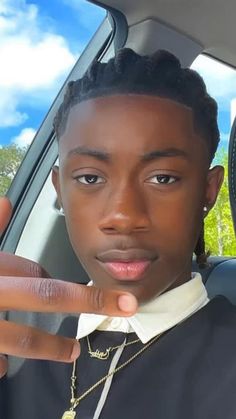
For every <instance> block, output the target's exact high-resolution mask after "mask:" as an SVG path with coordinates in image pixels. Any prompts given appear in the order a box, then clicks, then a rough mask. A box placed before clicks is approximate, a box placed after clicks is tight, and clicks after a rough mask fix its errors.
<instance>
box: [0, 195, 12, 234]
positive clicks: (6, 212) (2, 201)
mask: <svg viewBox="0 0 236 419" xmlns="http://www.w3.org/2000/svg"><path fill="white" fill-rule="evenodd" d="M11 215H12V205H11V202H10V200H9V199H8V198H7V197H6V196H3V197H0V234H1V233H3V231H4V230H5V228H6V227H7V224H8V223H9V221H10V218H11Z"/></svg>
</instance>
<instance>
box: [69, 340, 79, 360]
mask: <svg viewBox="0 0 236 419" xmlns="http://www.w3.org/2000/svg"><path fill="white" fill-rule="evenodd" d="M78 356H80V344H79V343H78V342H76V343H75V344H74V346H73V349H72V352H71V359H72V361H74V360H75V359H77V358H78Z"/></svg>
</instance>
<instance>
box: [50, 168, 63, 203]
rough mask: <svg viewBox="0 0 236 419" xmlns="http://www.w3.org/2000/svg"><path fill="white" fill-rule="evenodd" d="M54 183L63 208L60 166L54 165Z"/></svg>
mask: <svg viewBox="0 0 236 419" xmlns="http://www.w3.org/2000/svg"><path fill="white" fill-rule="evenodd" d="M52 183H53V186H54V188H55V191H56V193H57V200H58V203H59V205H60V207H61V208H62V200H61V191H60V181H59V167H58V166H53V168H52Z"/></svg>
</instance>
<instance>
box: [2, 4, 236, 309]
mask: <svg viewBox="0 0 236 419" xmlns="http://www.w3.org/2000/svg"><path fill="white" fill-rule="evenodd" d="M92 3H95V4H97V5H98V6H101V7H103V8H105V9H106V10H107V16H106V18H105V19H104V21H103V22H102V24H101V25H100V27H99V28H98V30H97V31H96V33H95V34H94V36H93V38H92V39H91V41H90V43H89V44H88V45H87V46H86V48H85V50H84V52H83V53H82V54H81V55H80V57H79V59H78V61H77V63H76V65H75V66H74V68H73V69H72V71H71V73H70V75H69V76H68V79H67V81H66V83H67V82H68V81H69V80H75V79H77V78H79V77H80V76H81V75H82V74H83V73H84V71H85V70H86V69H87V68H88V66H89V65H90V63H91V62H92V61H93V60H94V59H95V58H96V59H99V60H102V61H106V60H108V59H109V58H110V57H111V56H112V55H113V54H114V51H116V50H117V49H119V48H121V47H124V46H126V47H131V48H133V49H134V50H136V51H137V52H138V53H141V54H147V53H151V52H154V51H155V50H157V49H159V48H161V49H167V50H169V51H170V52H172V53H174V54H175V55H176V56H178V58H179V59H180V61H181V63H182V64H183V65H184V66H190V65H191V64H192V63H193V61H194V60H195V58H196V57H197V56H198V55H199V54H206V55H207V56H210V57H212V58H214V59H216V60H218V61H220V62H224V63H226V64H228V65H230V66H232V67H236V43H235V35H236V29H235V15H236V2H234V1H233V0H226V2H225V3H224V7H223V8H222V1H220V0H215V1H214V7H212V2H210V1H208V0H191V1H189V0H175V1H173V0H164V1H163V0H145V1H143V0H129V1H127V0H104V1H102V2H100V3H98V2H95V1H92ZM66 83H65V84H64V85H63V86H62V88H61V91H60V92H59V94H58V96H57V98H56V99H55V101H54V103H53V104H52V106H51V108H50V110H49V111H48V114H47V115H46V117H45V119H44V121H43V123H42V125H41V127H40V128H39V130H38V133H37V134H36V137H35V139H34V141H33V143H32V145H31V146H30V148H29V150H28V152H27V154H26V157H25V159H24V160H23V162H22V164H21V166H20V168H19V170H18V173H17V175H16V177H15V179H14V181H13V182H12V185H11V187H10V190H9V192H8V196H9V198H10V200H11V202H12V203H13V209H14V212H13V216H12V219H11V221H10V223H9V225H8V228H7V229H6V231H5V233H4V234H3V235H2V237H1V238H0V248H1V250H3V251H5V252H10V253H15V254H17V255H19V256H23V257H26V258H28V259H31V260H33V261H36V262H38V263H39V264H40V265H42V266H43V267H44V268H45V270H46V271H47V272H49V274H50V275H51V276H52V277H54V278H58V279H63V280H68V281H73V282H79V283H86V282H87V281H88V278H87V275H86V273H85V272H84V270H83V268H82V266H81V265H80V263H79V262H78V260H77V258H76V257H75V255H74V253H73V250H72V247H71V245H70V242H69V238H68V235H67V231H66V225H65V218H64V216H63V214H62V212H61V211H60V208H59V206H58V203H57V200H56V195H55V191H54V189H53V186H52V183H51V178H50V172H51V167H52V165H53V164H54V163H55V162H56V161H57V144H56V141H55V135H54V132H53V118H54V116H55V113H56V111H57V109H58V107H59V105H60V103H61V101H62V97H63V93H64V90H65V85H66ZM229 194H230V204H231V209H232V218H233V222H234V226H235V228H236V122H235V123H234V124H233V126H232V130H231V135H230V142H229ZM59 243H60V245H58V244H59ZM196 270H199V268H198V266H197V265H196V262H195V261H194V260H193V271H196ZM200 272H201V274H202V276H203V278H204V281H205V283H206V287H207V289H208V292H209V297H210V298H212V297H213V296H215V295H219V294H220V295H225V296H226V297H227V298H228V299H229V300H230V301H231V302H232V303H233V304H236V281H235V273H236V259H235V258H234V257H222V256H212V257H210V259H209V267H207V268H205V269H201V270H200Z"/></svg>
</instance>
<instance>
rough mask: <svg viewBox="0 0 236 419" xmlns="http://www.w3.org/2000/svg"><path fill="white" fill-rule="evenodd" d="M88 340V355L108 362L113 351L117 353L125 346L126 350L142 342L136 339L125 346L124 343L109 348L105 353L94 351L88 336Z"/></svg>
mask: <svg viewBox="0 0 236 419" xmlns="http://www.w3.org/2000/svg"><path fill="white" fill-rule="evenodd" d="M86 339H87V345H88V353H89V355H90V356H91V357H92V358H98V359H101V360H106V359H108V358H109V356H110V353H111V352H112V351H115V350H116V349H119V348H121V347H122V346H124V348H125V347H126V346H130V345H134V344H135V343H138V342H140V339H135V340H132V341H130V342H127V343H125V344H124V343H122V344H121V345H117V346H109V348H107V349H106V350H105V351H104V352H103V351H99V350H98V349H96V351H93V350H92V347H91V343H90V340H89V337H88V336H86Z"/></svg>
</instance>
